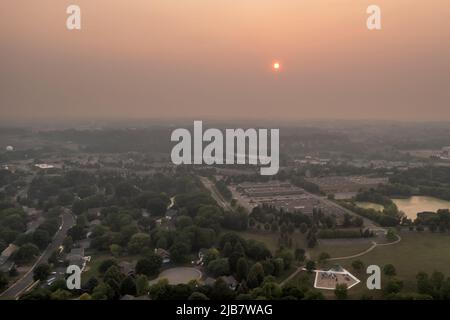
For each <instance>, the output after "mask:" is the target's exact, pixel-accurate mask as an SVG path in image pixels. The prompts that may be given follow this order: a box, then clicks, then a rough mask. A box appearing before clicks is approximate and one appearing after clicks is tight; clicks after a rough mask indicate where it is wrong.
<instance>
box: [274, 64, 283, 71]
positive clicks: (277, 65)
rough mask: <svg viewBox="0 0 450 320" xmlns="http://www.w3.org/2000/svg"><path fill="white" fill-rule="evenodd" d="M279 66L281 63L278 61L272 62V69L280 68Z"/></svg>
mask: <svg viewBox="0 0 450 320" xmlns="http://www.w3.org/2000/svg"><path fill="white" fill-rule="evenodd" d="M280 67H281V65H280V63H279V62H275V63H274V64H273V69H274V70H275V71H278V70H280Z"/></svg>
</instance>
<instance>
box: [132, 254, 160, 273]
mask: <svg viewBox="0 0 450 320" xmlns="http://www.w3.org/2000/svg"><path fill="white" fill-rule="evenodd" d="M161 265H162V258H161V257H160V256H158V255H156V254H150V255H147V256H146V257H145V258H143V259H140V260H139V261H138V262H137V264H136V274H143V275H146V276H153V275H157V274H158V273H159V269H160V268H161Z"/></svg>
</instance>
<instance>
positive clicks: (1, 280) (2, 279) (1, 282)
mask: <svg viewBox="0 0 450 320" xmlns="http://www.w3.org/2000/svg"><path fill="white" fill-rule="evenodd" d="M7 285H8V277H7V276H6V274H4V273H3V272H1V271H0V291H2V290H3V289H4V288H6V286H7Z"/></svg>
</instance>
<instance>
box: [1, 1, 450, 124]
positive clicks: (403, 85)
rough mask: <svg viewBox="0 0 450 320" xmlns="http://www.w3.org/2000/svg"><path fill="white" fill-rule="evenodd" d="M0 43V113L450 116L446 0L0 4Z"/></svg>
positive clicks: (449, 30) (449, 29)
mask: <svg viewBox="0 0 450 320" xmlns="http://www.w3.org/2000/svg"><path fill="white" fill-rule="evenodd" d="M70 4H77V5H79V6H80V7H81V10H82V30H81V31H68V30H67V29H66V26H65V23H66V18H67V14H66V8H67V6H68V5H70ZM370 4H377V5H379V6H380V7H381V9H382V26H383V29H382V30H381V31H369V30H367V28H366V19H367V16H368V15H367V14H366V8H367V6H368V5H370ZM0 46H1V47H0V48H1V50H0V117H1V118H2V119H23V118H27V119H29V118H32V117H37V118H42V119H45V118H49V117H50V118H59V117H63V118H65V119H75V118H123V119H125V118H126V119H129V118H165V117H177V118H182V117H188V118H193V117H196V118H198V119H200V120H201V119H202V117H203V118H252V117H257V118H267V119H272V118H280V119H284V118H286V119H305V118H364V119H368V118H370V119H373V118H377V119H406V120H409V119H415V120H417V119H420V120H450V1H448V0H429V1H419V0H370V1H366V0H235V1H230V0H182V1H181V0H128V1H124V0H95V1H93V0H71V1H65V0H39V1H30V0H2V1H1V2H0ZM275 60H277V61H280V62H281V65H282V70H281V72H278V73H275V72H273V71H272V70H271V64H272V63H273V62H274V61H275Z"/></svg>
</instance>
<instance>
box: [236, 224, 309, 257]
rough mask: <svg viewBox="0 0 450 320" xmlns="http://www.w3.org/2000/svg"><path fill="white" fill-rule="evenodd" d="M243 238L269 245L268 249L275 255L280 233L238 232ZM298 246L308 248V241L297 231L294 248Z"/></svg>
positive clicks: (294, 237)
mask: <svg viewBox="0 0 450 320" xmlns="http://www.w3.org/2000/svg"><path fill="white" fill-rule="evenodd" d="M237 234H239V235H240V236H241V237H242V238H244V239H246V240H250V239H252V240H257V241H261V242H264V243H265V244H266V245H267V248H269V250H270V251H271V252H272V253H275V252H276V251H277V249H278V238H279V233H278V232H275V233H274V232H270V231H256V230H248V231H241V232H237ZM296 245H297V246H298V247H299V248H306V240H305V235H303V234H302V233H300V232H298V231H296V232H295V233H294V235H293V245H292V247H293V248H295V246H296Z"/></svg>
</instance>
